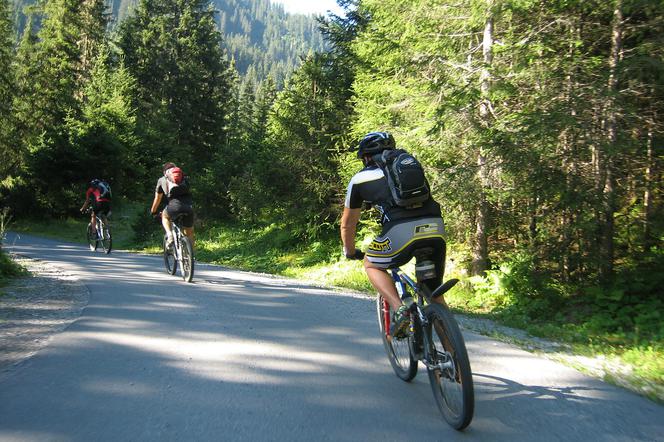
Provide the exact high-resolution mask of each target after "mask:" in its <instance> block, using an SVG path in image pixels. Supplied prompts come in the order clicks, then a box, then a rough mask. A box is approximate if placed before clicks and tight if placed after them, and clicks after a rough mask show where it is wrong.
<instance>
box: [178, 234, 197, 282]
mask: <svg viewBox="0 0 664 442" xmlns="http://www.w3.org/2000/svg"><path fill="white" fill-rule="evenodd" d="M180 244H181V245H182V262H181V264H182V265H181V268H180V271H181V273H182V279H184V280H185V281H186V282H191V280H192V279H193V278H194V249H193V247H192V246H191V241H189V238H187V237H186V236H183V237H182V238H180Z"/></svg>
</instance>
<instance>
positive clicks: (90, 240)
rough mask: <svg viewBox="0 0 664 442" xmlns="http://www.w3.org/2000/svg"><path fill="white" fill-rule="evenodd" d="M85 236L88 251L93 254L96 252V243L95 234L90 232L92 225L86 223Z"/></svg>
mask: <svg viewBox="0 0 664 442" xmlns="http://www.w3.org/2000/svg"><path fill="white" fill-rule="evenodd" d="M86 234H87V239H88V246H89V247H90V251H91V252H94V251H95V250H97V245H98V241H97V235H96V233H93V231H92V223H88V230H87V232H86Z"/></svg>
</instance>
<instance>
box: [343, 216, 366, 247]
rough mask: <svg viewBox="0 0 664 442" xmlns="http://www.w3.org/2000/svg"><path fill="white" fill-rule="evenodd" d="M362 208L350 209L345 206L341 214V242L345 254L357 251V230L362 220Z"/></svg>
mask: <svg viewBox="0 0 664 442" xmlns="http://www.w3.org/2000/svg"><path fill="white" fill-rule="evenodd" d="M361 214H362V209H349V208H348V207H344V211H343V213H342V214H341V243H342V244H343V247H344V255H349V254H351V255H352V254H353V253H354V252H355V230H356V228H357V222H358V221H359V220H360V215H361Z"/></svg>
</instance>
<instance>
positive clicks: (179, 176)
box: [164, 166, 189, 198]
mask: <svg viewBox="0 0 664 442" xmlns="http://www.w3.org/2000/svg"><path fill="white" fill-rule="evenodd" d="M164 176H166V184H167V185H168V192H167V195H166V196H168V197H169V198H171V197H178V196H182V195H186V194H188V193H189V187H188V186H187V180H186V177H185V175H184V172H183V171H182V169H180V168H179V167H177V166H176V167H171V168H170V169H168V170H166V173H165V174H164Z"/></svg>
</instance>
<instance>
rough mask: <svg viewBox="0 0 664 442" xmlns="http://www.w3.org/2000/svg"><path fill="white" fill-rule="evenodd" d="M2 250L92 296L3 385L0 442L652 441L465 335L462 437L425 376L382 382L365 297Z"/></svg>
mask: <svg viewBox="0 0 664 442" xmlns="http://www.w3.org/2000/svg"><path fill="white" fill-rule="evenodd" d="M12 242H14V245H13V246H11V247H10V249H12V250H13V251H14V252H17V253H21V254H24V255H27V256H30V257H33V258H39V259H42V260H45V261H48V262H50V263H53V264H55V265H57V266H59V267H61V268H63V269H64V270H66V271H67V272H70V273H73V274H75V275H76V276H78V277H79V278H80V280H81V281H82V282H83V283H85V284H86V285H87V286H88V288H89V290H90V292H91V297H90V303H89V305H88V306H87V307H86V308H85V310H84V311H83V314H82V316H81V317H80V318H79V319H78V320H77V321H75V322H74V323H73V324H72V325H71V326H70V327H69V328H67V329H66V330H65V331H64V332H62V333H59V334H57V335H56V336H55V337H54V338H53V339H52V340H51V341H50V343H49V345H48V346H47V347H46V348H45V349H43V350H41V351H40V352H39V353H38V354H37V355H35V356H33V357H32V358H30V359H28V360H27V361H25V362H24V363H22V364H20V365H19V366H17V367H15V368H13V369H11V370H10V371H8V372H4V373H0V440H2V441H13V440H20V441H33V440H34V441H44V440H58V441H106V440H108V441H119V440H128V441H170V440H173V441H176V440H177V441H189V440H215V441H216V440H247V441H263V440H274V441H277V440H278V441H282V440H287V441H305V440H306V441H318V440H333V441H345V440H354V441H391V440H394V441H410V440H413V441H415V440H417V441H437V440H441V441H442V440H445V441H454V440H464V441H471V440H472V441H475V440H482V441H489V440H490V441H510V442H514V441H527V440H538V441H549V440H551V441H553V440H564V441H584V442H588V441H595V440H602V441H628V440H643V441H652V440H664V407H662V406H659V405H656V404H654V403H652V402H650V401H648V400H646V399H643V398H641V397H638V396H636V395H634V394H632V393H629V392H627V391H624V390H621V389H618V388H615V387H613V386H610V385H608V384H605V383H603V382H600V381H598V380H595V379H592V378H589V377H587V376H584V375H582V374H580V373H578V372H576V371H574V370H572V369H569V368H567V367H564V366H562V365H560V364H557V363H554V362H551V361H549V360H545V359H540V358H537V357H535V356H533V355H531V354H529V353H527V352H524V351H521V350H519V349H517V348H515V347H512V346H510V345H506V344H503V343H499V342H496V341H493V340H491V339H488V338H486V337H483V336H478V335H475V334H471V333H466V334H465V336H466V340H467V345H468V350H469V353H470V355H471V356H470V357H471V364H472V367H473V372H474V381H475V393H476V410H475V418H474V420H473V423H472V424H471V426H470V427H469V428H468V429H467V430H466V431H465V432H463V433H458V432H456V431H454V430H452V429H451V428H450V427H448V426H447V424H445V422H444V421H442V419H441V418H440V417H439V415H438V411H437V410H436V408H435V405H434V402H433V397H432V395H431V392H430V387H429V383H428V380H427V377H426V374H425V373H424V372H423V371H420V375H418V377H417V378H416V379H415V380H414V381H413V382H412V383H410V384H408V383H405V382H403V381H401V380H399V379H398V378H397V377H396V376H394V374H393V373H392V371H391V368H390V366H389V363H388V361H387V359H386V357H385V354H384V351H383V347H382V344H381V341H380V338H379V335H378V333H377V330H376V327H377V326H376V322H375V317H374V315H375V314H374V310H373V309H374V306H373V303H372V301H371V300H369V299H367V298H365V297H361V296H354V295H349V294H343V293H335V292H332V291H328V290H321V289H317V288H313V287H308V286H306V285H302V284H299V283H297V282H294V281H288V280H281V279H272V278H267V277H262V276H258V275H252V274H247V273H241V272H235V271H228V270H224V269H222V268H219V267H213V266H203V265H201V266H199V267H198V269H197V273H196V276H195V283H193V284H186V283H184V282H182V281H181V280H179V279H176V278H175V277H170V276H168V275H166V274H165V273H164V272H163V270H162V268H163V264H162V260H161V258H160V257H155V256H141V255H135V254H129V253H121V252H113V253H112V254H111V255H109V256H107V255H103V254H101V253H91V252H89V251H88V250H87V249H86V248H85V247H83V246H81V245H72V244H66V243H61V242H56V241H50V240H44V239H38V238H34V237H28V236H21V238H20V239H15V238H10V239H9V241H7V243H9V244H11V243H12ZM420 368H422V367H420Z"/></svg>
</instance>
